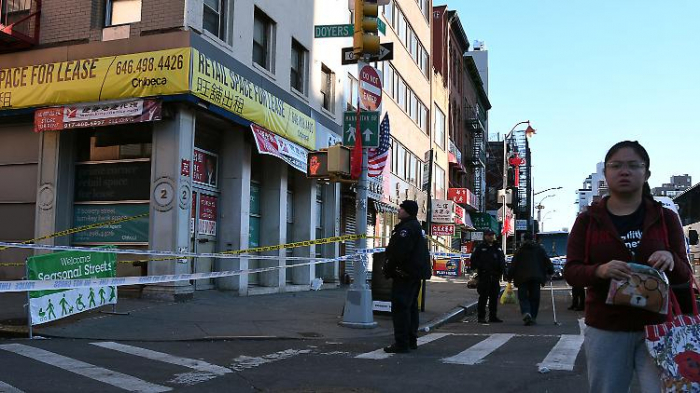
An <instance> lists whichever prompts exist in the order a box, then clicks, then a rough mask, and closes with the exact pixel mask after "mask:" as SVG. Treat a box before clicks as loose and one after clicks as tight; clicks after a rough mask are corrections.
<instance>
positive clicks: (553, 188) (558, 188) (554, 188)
mask: <svg viewBox="0 0 700 393" xmlns="http://www.w3.org/2000/svg"><path fill="white" fill-rule="evenodd" d="M561 189H562V187H552V188H548V189H546V190H542V191H537V192H536V193H534V194H532V196H535V195H538V194H541V193H543V192H547V191H550V190H561Z"/></svg>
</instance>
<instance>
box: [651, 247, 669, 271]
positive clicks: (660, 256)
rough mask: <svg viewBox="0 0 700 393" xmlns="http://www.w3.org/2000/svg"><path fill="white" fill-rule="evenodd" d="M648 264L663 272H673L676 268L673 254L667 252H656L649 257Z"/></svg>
mask: <svg viewBox="0 0 700 393" xmlns="http://www.w3.org/2000/svg"><path fill="white" fill-rule="evenodd" d="M647 264H648V265H651V266H652V267H653V268H654V269H658V270H660V271H662V272H663V271H666V270H668V271H671V270H673V266H674V261H673V254H671V253H670V252H669V251H665V250H659V251H655V252H654V253H653V254H651V256H650V257H649V260H648V261H647Z"/></svg>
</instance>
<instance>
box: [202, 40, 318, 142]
mask: <svg viewBox="0 0 700 393" xmlns="http://www.w3.org/2000/svg"><path fill="white" fill-rule="evenodd" d="M192 94H194V95H196V96H197V97H199V98H201V99H203V100H205V101H207V102H210V103H212V104H214V105H217V106H220V107H222V108H224V109H225V110H227V111H229V112H231V113H234V114H236V115H238V116H241V117H242V118H244V119H246V120H250V121H252V122H254V123H256V124H258V125H260V126H263V127H265V128H267V129H268V130H270V131H272V132H274V133H275V134H277V135H279V136H281V137H284V138H286V139H288V140H290V141H292V142H295V143H298V144H299V145H301V146H304V147H306V148H307V149H310V150H313V149H315V148H316V124H315V122H314V120H313V119H312V118H311V117H309V116H307V115H305V114H304V113H302V112H301V111H299V110H298V109H296V108H294V107H293V106H291V105H289V104H288V103H287V102H285V101H284V100H282V99H281V98H279V97H277V96H275V95H273V94H272V93H270V92H269V91H267V90H265V89H263V88H262V87H260V86H258V85H256V84H254V83H253V82H251V81H249V80H248V79H246V78H245V77H243V76H242V75H240V74H238V73H236V72H234V71H232V70H230V69H229V68H227V67H226V66H224V65H223V64H220V63H218V62H217V61H215V60H213V59H211V58H209V57H207V56H206V55H205V54H203V53H201V52H200V51H198V50H197V49H194V48H192Z"/></svg>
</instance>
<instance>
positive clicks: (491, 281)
mask: <svg viewBox="0 0 700 393" xmlns="http://www.w3.org/2000/svg"><path fill="white" fill-rule="evenodd" d="M500 290H501V284H500V281H499V276H489V275H484V276H483V277H482V275H481V274H479V283H478V285H477V286H476V292H477V293H478V294H479V304H478V307H477V310H478V311H477V314H478V317H479V319H484V317H485V316H486V301H487V300H488V303H489V318H495V317H496V313H497V312H498V292H500Z"/></svg>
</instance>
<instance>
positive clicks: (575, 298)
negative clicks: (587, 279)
mask: <svg viewBox="0 0 700 393" xmlns="http://www.w3.org/2000/svg"><path fill="white" fill-rule="evenodd" d="M571 297H572V300H571V308H579V309H583V307H584V305H585V304H586V288H584V287H571Z"/></svg>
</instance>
